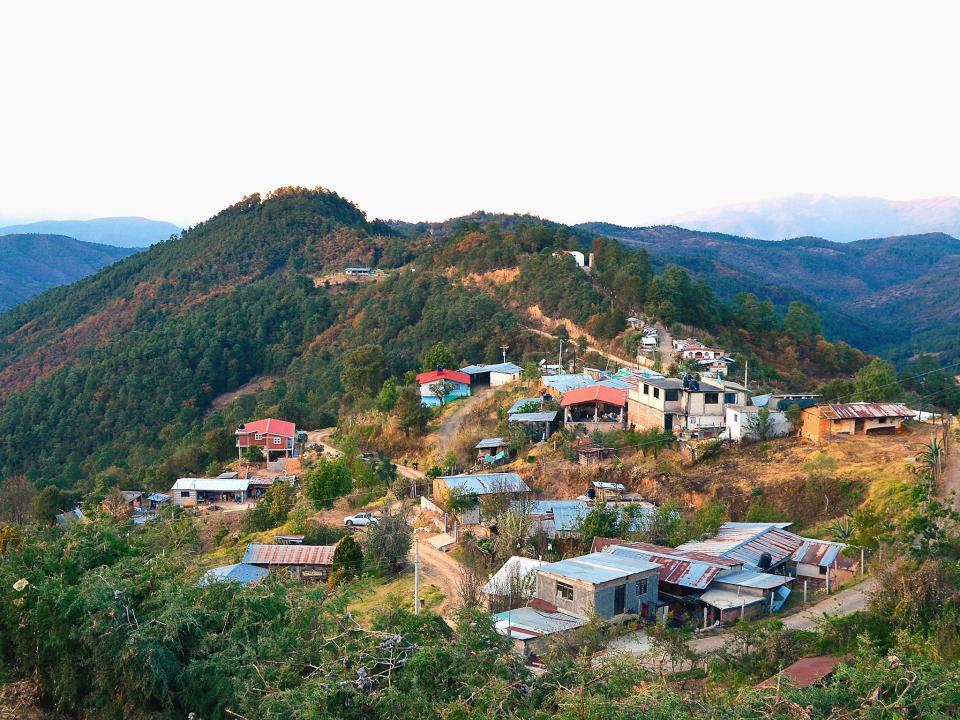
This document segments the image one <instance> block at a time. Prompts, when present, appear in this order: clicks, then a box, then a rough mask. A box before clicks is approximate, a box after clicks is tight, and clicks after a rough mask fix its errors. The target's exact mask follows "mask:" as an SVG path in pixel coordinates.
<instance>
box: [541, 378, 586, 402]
mask: <svg viewBox="0 0 960 720" xmlns="http://www.w3.org/2000/svg"><path fill="white" fill-rule="evenodd" d="M596 382H597V381H596V380H594V378H593V377H592V376H591V375H590V374H589V373H564V374H561V375H543V376H542V377H541V378H540V384H541V386H542V387H543V389H544V390H545V391H546V392H547V393H549V394H550V395H551V396H552V397H557V398H559V397H562V396H563V394H564V393H568V392H570V391H571V390H576V389H577V388H583V387H589V386H590V385H593V384H595V383H596Z"/></svg>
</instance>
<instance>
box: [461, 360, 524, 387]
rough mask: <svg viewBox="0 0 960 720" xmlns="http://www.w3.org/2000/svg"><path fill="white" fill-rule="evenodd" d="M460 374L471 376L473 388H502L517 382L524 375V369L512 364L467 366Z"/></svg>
mask: <svg viewBox="0 0 960 720" xmlns="http://www.w3.org/2000/svg"><path fill="white" fill-rule="evenodd" d="M460 372H462V373H465V374H467V375H469V376H470V385H471V387H500V386H501V385H506V384H507V383H512V382H516V381H517V380H519V379H520V377H521V376H522V375H523V368H522V367H520V366H519V365H514V364H513V363H511V362H502V363H497V364H495V365H483V364H480V365H467V366H466V367H462V368H460Z"/></svg>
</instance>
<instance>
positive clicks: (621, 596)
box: [613, 585, 627, 615]
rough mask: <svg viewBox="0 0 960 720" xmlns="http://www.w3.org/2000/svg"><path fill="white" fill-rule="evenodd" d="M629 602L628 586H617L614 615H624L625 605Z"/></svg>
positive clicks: (614, 598)
mask: <svg viewBox="0 0 960 720" xmlns="http://www.w3.org/2000/svg"><path fill="white" fill-rule="evenodd" d="M626 602H627V586H626V585H617V587H615V588H614V589H613V614H614V615H622V614H623V608H624V605H626Z"/></svg>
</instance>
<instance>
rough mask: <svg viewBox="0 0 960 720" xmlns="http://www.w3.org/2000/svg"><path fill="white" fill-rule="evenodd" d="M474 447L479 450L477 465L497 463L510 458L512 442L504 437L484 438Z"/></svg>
mask: <svg viewBox="0 0 960 720" xmlns="http://www.w3.org/2000/svg"><path fill="white" fill-rule="evenodd" d="M473 449H474V450H476V451H477V465H496V464H497V463H501V462H504V461H505V460H508V459H509V458H510V443H509V442H507V440H505V439H504V438H502V437H492V438H483V439H482V440H480V442H478V443H477V444H476V445H474V446H473Z"/></svg>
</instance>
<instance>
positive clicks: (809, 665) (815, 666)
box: [757, 655, 847, 688]
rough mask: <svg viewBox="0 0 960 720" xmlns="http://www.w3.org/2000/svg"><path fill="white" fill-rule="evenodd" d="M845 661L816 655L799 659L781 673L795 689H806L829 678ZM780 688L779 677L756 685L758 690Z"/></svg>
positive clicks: (844, 659)
mask: <svg viewBox="0 0 960 720" xmlns="http://www.w3.org/2000/svg"><path fill="white" fill-rule="evenodd" d="M846 660H847V658H846V657H834V656H833V655H816V656H811V657H805V658H800V659H799V660H797V661H796V662H795V663H793V664H792V665H787V667H785V668H784V669H783V671H782V675H783V676H784V677H786V678H787V679H789V681H790V684H791V685H792V686H793V687H796V688H806V687H810V686H811V685H813V684H815V683H818V682H820V681H821V680H824V679H825V678H828V677H830V675H831V674H833V671H834V670H836V669H837V666H839V665H840V664H841V663H843V662H845V661H846ZM779 686H780V676H779V674H778V675H774V676H773V677H769V678H767V679H766V680H764V681H763V682H762V683H760V684H759V685H757V687H758V688H775V687H779Z"/></svg>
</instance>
